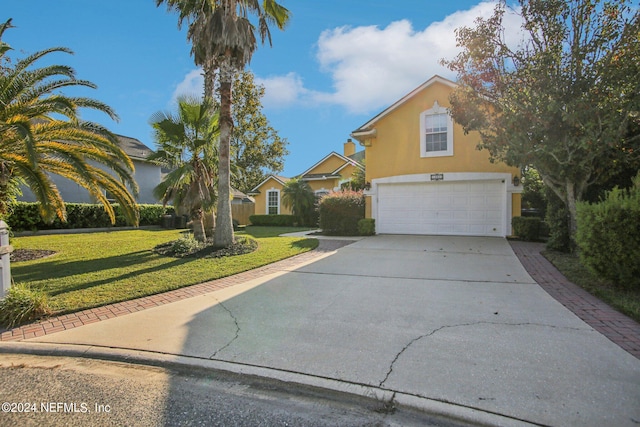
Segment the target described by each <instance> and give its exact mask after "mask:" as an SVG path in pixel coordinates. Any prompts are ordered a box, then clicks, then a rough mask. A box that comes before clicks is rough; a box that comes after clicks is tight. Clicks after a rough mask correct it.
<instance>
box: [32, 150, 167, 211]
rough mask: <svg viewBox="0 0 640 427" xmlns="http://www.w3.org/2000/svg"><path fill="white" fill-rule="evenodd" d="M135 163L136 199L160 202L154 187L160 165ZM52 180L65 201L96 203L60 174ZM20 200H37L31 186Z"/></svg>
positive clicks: (157, 181) (135, 161)
mask: <svg viewBox="0 0 640 427" xmlns="http://www.w3.org/2000/svg"><path fill="white" fill-rule="evenodd" d="M133 164H134V167H135V172H134V175H133V178H134V180H135V181H136V182H137V183H138V187H139V193H138V196H137V197H136V201H137V202H138V203H143V204H154V203H158V200H157V199H156V198H155V197H154V196H153V189H154V188H155V186H156V185H158V184H159V183H160V180H161V173H160V166H157V165H153V164H150V163H146V162H141V161H137V160H134V161H133ZM98 167H102V169H105V170H106V167H104V166H101V165H98ZM51 180H52V181H53V183H54V184H55V185H56V187H58V191H59V192H60V195H61V196H62V199H63V200H64V201H65V202H68V203H96V200H95V199H94V198H93V197H91V196H90V194H89V192H88V191H87V190H85V189H84V188H83V187H81V186H80V185H78V184H76V183H75V182H73V181H71V180H69V179H66V178H63V177H61V176H58V175H51ZM20 200H22V201H25V202H35V201H36V198H35V196H34V194H33V192H32V191H31V190H30V189H29V188H27V187H24V188H23V195H22V196H21V197H20Z"/></svg>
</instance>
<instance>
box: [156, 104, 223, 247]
mask: <svg viewBox="0 0 640 427" xmlns="http://www.w3.org/2000/svg"><path fill="white" fill-rule="evenodd" d="M212 111H213V110H212V109H211V107H210V105H209V103H208V101H200V100H197V99H194V98H189V97H180V98H178V111H177V113H176V114H172V113H168V112H162V111H160V112H157V113H155V114H154V115H153V116H152V117H151V120H150V122H151V126H152V127H153V129H154V139H155V141H156V145H157V147H158V149H157V151H156V152H155V153H153V154H151V156H149V158H148V159H149V160H151V161H153V162H155V163H158V164H161V165H163V166H166V167H168V168H170V169H172V171H171V172H169V173H168V174H167V175H166V176H165V178H164V179H163V181H162V182H161V183H160V184H159V185H158V186H157V187H156V188H155V189H154V195H155V196H156V197H158V199H160V200H162V202H163V203H164V204H166V203H168V202H169V201H171V200H173V204H174V206H175V207H176V208H177V209H180V208H183V209H185V210H186V211H187V212H189V216H190V218H191V220H192V221H193V235H194V238H195V239H196V240H198V241H200V242H204V241H206V239H207V236H206V233H205V229H204V224H203V216H204V212H205V211H206V210H209V209H211V208H212V207H213V205H214V202H215V199H216V197H215V181H216V179H215V178H216V170H217V165H216V160H217V153H216V149H215V143H214V141H215V139H216V138H217V137H218V115H217V114H213V113H212Z"/></svg>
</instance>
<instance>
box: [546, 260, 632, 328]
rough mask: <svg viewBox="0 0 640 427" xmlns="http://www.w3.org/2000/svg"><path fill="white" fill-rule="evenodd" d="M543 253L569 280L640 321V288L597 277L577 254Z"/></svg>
mask: <svg viewBox="0 0 640 427" xmlns="http://www.w3.org/2000/svg"><path fill="white" fill-rule="evenodd" d="M543 255H544V256H545V257H546V258H547V259H548V260H549V261H551V263H552V264H553V265H555V266H556V268H557V269H558V270H559V271H560V272H561V273H562V274H563V275H564V277H566V278H567V279H569V281H571V282H573V283H575V284H576V285H578V286H580V287H581V288H583V289H584V290H586V291H587V292H590V293H591V294H592V295H594V296H596V297H598V298H599V299H601V300H602V301H604V302H606V303H607V304H609V305H610V306H611V307H613V308H615V309H616V310H618V311H619V312H621V313H623V314H626V315H627V316H629V317H631V318H632V319H634V320H636V321H638V322H640V289H636V290H633V289H624V288H622V287H620V286H615V285H613V284H611V283H609V282H607V281H606V280H603V279H600V278H598V277H596V276H595V275H594V274H593V273H591V272H590V271H589V270H588V269H587V268H586V267H585V266H583V265H582V263H580V259H579V258H578V256H576V255H575V254H567V253H563V252H555V251H545V252H543Z"/></svg>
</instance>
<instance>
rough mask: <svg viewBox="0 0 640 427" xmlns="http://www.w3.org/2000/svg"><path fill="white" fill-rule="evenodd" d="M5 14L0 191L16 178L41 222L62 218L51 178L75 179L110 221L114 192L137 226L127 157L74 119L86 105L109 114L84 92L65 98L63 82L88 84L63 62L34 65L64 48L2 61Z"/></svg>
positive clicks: (105, 134)
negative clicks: (34, 201) (32, 200)
mask: <svg viewBox="0 0 640 427" xmlns="http://www.w3.org/2000/svg"><path fill="white" fill-rule="evenodd" d="M8 28H11V19H9V20H8V21H7V22H5V23H4V24H2V25H0V64H3V65H2V67H1V68H0V193H4V194H7V193H6V190H7V189H10V188H11V186H12V184H14V183H15V180H16V179H21V180H23V181H24V183H25V184H26V185H27V186H28V187H29V188H30V189H31V191H32V192H33V193H34V195H35V197H36V199H37V200H38V202H39V205H40V212H41V214H42V216H43V218H44V219H45V220H48V221H52V220H53V219H54V218H55V217H56V216H57V217H59V218H60V219H61V220H65V219H66V211H65V205H64V201H63V200H62V197H61V196H60V193H59V191H58V189H57V187H56V185H55V184H54V183H53V181H52V179H51V175H52V174H54V175H59V176H62V177H64V178H67V179H70V180H72V181H74V182H76V183H77V184H78V185H80V186H82V187H84V188H85V189H87V191H88V192H89V193H90V194H91V196H93V197H94V198H95V199H96V200H98V201H99V202H100V203H102V205H103V206H104V208H105V210H106V212H107V213H108V215H109V217H110V219H111V222H112V223H115V213H114V210H113V207H112V206H111V204H110V203H109V201H108V200H107V195H106V193H109V195H110V196H112V197H114V198H115V199H116V200H117V201H118V202H119V203H120V206H121V207H122V210H123V213H124V215H125V216H126V217H127V219H128V221H129V222H130V223H131V224H134V225H137V224H138V207H137V204H136V201H135V199H134V197H133V195H132V194H131V192H130V191H129V189H128V188H127V186H128V187H129V188H130V189H131V191H133V192H137V188H138V187H137V184H136V183H135V181H134V179H133V163H132V162H131V159H130V158H129V157H128V156H127V154H126V153H125V152H124V151H123V150H122V149H121V148H120V146H119V144H118V139H117V137H116V136H115V135H114V134H112V133H111V132H109V130H108V129H106V128H105V127H103V126H101V125H99V124H97V123H93V122H86V121H82V120H81V119H80V115H79V114H80V110H81V109H83V108H88V109H91V110H96V111H100V112H103V113H106V114H107V115H108V116H109V117H111V118H112V119H114V120H117V115H116V114H115V112H114V111H113V110H112V109H111V108H110V107H109V106H107V105H106V104H103V103H101V102H99V101H96V100H94V99H91V98H84V97H71V96H65V95H64V94H62V93H61V91H62V90H64V89H66V88H70V87H78V86H80V87H89V88H95V87H96V86H95V85H94V84H93V83H91V82H88V81H86V80H78V79H77V78H76V76H75V71H74V70H73V69H72V68H70V67H68V66H65V65H46V66H43V67H40V68H38V67H36V63H37V62H38V61H39V60H41V59H44V60H45V61H48V56H49V55H50V54H53V53H58V52H59V53H72V52H71V51H70V50H69V49H66V48H63V47H57V48H51V49H46V50H43V51H39V52H36V53H34V54H32V55H29V56H27V57H26V58H23V59H17V60H14V61H8V57H7V54H8V53H9V52H10V51H11V47H10V46H9V45H7V44H6V43H4V42H3V41H2V35H3V34H4V32H5V31H6V30H7V29H8Z"/></svg>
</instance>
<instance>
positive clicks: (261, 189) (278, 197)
mask: <svg viewBox="0 0 640 427" xmlns="http://www.w3.org/2000/svg"><path fill="white" fill-rule="evenodd" d="M343 153H344V154H338V153H336V152H335V151H332V152H331V153H329V154H328V155H327V156H325V157H324V158H323V159H321V160H320V161H319V162H317V163H315V164H314V165H313V166H311V167H310V168H309V169H307V170H306V171H304V172H303V173H301V174H300V175H298V176H299V177H300V178H302V179H303V180H305V181H307V182H308V183H309V186H310V187H311V189H312V190H313V191H314V193H315V194H316V195H317V196H322V195H324V194H328V193H330V192H331V191H338V190H340V186H341V185H342V184H343V183H345V182H347V181H349V180H350V179H351V176H352V175H353V173H354V172H355V170H356V169H363V168H364V166H363V165H362V163H361V162H362V159H363V158H364V150H362V151H360V152H357V153H356V144H355V143H354V142H353V141H352V140H350V139H349V140H348V141H347V142H346V143H345V144H344V151H343ZM288 180H289V178H285V177H282V176H277V175H269V176H268V177H267V178H266V179H265V180H264V181H262V182H261V183H260V184H258V185H257V186H256V187H255V188H253V189H252V190H251V191H250V192H249V195H250V196H252V197H253V198H254V199H255V203H256V204H255V213H256V215H278V214H281V215H286V214H291V209H290V208H289V207H288V206H284V205H283V203H282V188H283V187H284V185H285V184H286V183H287V181H288Z"/></svg>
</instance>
